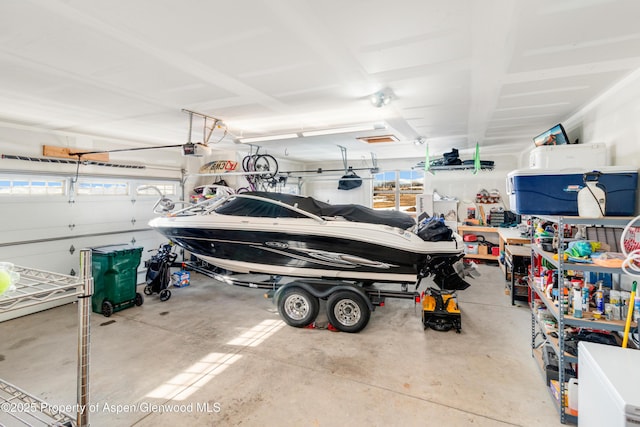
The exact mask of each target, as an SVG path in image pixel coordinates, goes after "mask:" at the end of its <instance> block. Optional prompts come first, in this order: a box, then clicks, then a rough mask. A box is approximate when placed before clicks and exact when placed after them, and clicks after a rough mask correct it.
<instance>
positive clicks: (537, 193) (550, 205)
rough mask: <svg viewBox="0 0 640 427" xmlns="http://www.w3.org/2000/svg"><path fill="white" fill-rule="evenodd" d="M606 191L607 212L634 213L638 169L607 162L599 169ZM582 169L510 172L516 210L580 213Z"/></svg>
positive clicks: (509, 189) (523, 212)
mask: <svg viewBox="0 0 640 427" xmlns="http://www.w3.org/2000/svg"><path fill="white" fill-rule="evenodd" d="M598 171H599V172H601V173H602V176H600V179H599V181H598V183H599V185H601V186H602V188H603V189H604V190H605V193H606V216H632V215H634V210H635V206H636V189H637V187H638V169H634V168H633V167H624V166H607V167H602V168H599V169H598ZM585 172H591V170H590V169H589V170H587V169H584V170H579V169H566V170H565V169H563V170H555V169H519V170H514V171H511V172H509V174H508V175H507V193H508V194H509V204H510V208H511V210H512V211H514V212H516V213H517V214H520V215H566V216H577V215H578V191H580V190H581V189H582V188H583V187H584V181H583V174H584V173H585Z"/></svg>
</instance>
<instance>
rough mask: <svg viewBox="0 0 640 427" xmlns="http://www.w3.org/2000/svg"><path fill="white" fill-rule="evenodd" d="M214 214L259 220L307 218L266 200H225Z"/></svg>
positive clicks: (240, 198) (242, 198)
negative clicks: (249, 217) (257, 218)
mask: <svg viewBox="0 0 640 427" xmlns="http://www.w3.org/2000/svg"><path fill="white" fill-rule="evenodd" d="M215 212H216V213H217V214H220V215H234V216H251V217H259V218H308V216H306V215H303V214H302V213H300V212H296V211H294V210H292V209H289V208H287V207H285V206H281V205H279V204H275V203H273V202H269V201H266V200H258V199H253V198H251V199H250V198H244V197H236V198H231V199H229V200H227V202H225V203H223V204H222V205H221V206H219V207H218V208H217V209H216V210H215Z"/></svg>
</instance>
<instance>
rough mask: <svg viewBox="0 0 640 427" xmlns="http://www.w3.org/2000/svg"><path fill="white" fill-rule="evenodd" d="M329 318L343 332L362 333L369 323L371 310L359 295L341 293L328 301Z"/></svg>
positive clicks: (349, 292) (347, 292)
mask: <svg viewBox="0 0 640 427" xmlns="http://www.w3.org/2000/svg"><path fill="white" fill-rule="evenodd" d="M327 317H328V318H329V322H331V324H332V325H333V326H335V327H336V329H338V330H340V331H342V332H360V331H361V330H363V329H364V327H365V326H367V323H369V318H370V317H371V310H369V306H368V305H367V302H366V301H365V300H364V299H363V298H362V296H360V295H359V294H357V293H355V292H351V291H339V292H336V293H334V294H333V295H331V296H330V297H329V299H328V300H327Z"/></svg>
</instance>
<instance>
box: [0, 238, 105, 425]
mask: <svg viewBox="0 0 640 427" xmlns="http://www.w3.org/2000/svg"><path fill="white" fill-rule="evenodd" d="M80 270H81V276H80V277H74V276H67V275H64V274H59V273H52V272H49V271H44V270H37V269H33V268H27V267H19V266H16V267H14V271H16V272H18V273H19V274H20V281H19V282H18V284H17V286H16V290H15V291H12V292H6V293H5V294H3V295H0V313H4V312H9V311H13V310H18V309H21V308H24V307H29V306H33V305H37V304H42V303H45V302H49V301H54V300H57V299H62V298H68V297H69V296H73V295H75V296H77V298H78V376H77V386H78V388H77V408H88V403H89V344H90V331H89V326H90V325H89V318H90V314H91V295H92V294H93V278H92V276H91V250H90V249H83V250H82V251H80ZM0 405H2V407H3V409H8V410H7V411H5V410H3V411H2V413H0V425H2V424H3V420H5V418H6V420H8V421H11V422H12V425H16V423H18V424H17V425H28V426H78V427H82V426H88V425H89V414H88V412H89V411H87V410H84V411H83V410H78V412H77V414H75V415H72V414H67V413H64V412H59V411H57V410H55V409H54V408H52V407H50V406H49V405H47V404H46V402H43V401H41V400H40V399H38V398H37V397H35V396H33V395H31V394H29V393H27V392H26V391H24V390H21V389H20V388H18V387H16V386H14V385H12V384H9V383H7V382H5V381H3V380H2V379H0ZM3 417H5V418H3Z"/></svg>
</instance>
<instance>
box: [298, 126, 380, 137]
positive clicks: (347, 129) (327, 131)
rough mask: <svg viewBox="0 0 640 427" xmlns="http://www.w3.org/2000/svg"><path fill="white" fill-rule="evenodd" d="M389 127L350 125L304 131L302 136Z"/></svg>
mask: <svg viewBox="0 0 640 427" xmlns="http://www.w3.org/2000/svg"><path fill="white" fill-rule="evenodd" d="M386 128H387V127H386V126H384V125H382V126H380V125H360V126H349V127H344V128H333V129H323V130H312V131H308V132H302V136H319V135H333V134H334V133H347V132H358V131H363V130H376V129H386Z"/></svg>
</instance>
